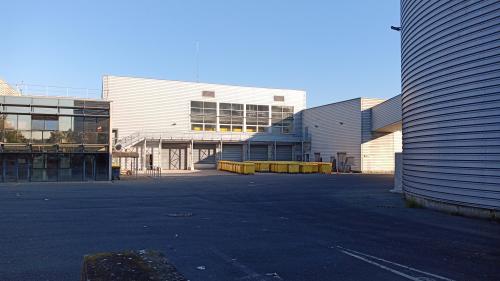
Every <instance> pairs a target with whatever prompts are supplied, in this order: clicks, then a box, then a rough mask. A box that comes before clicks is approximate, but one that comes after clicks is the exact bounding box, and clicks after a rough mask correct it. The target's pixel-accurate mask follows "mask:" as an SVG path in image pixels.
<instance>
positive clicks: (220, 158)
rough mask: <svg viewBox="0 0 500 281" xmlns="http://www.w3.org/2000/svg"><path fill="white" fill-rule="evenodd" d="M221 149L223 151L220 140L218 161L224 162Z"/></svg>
mask: <svg viewBox="0 0 500 281" xmlns="http://www.w3.org/2000/svg"><path fill="white" fill-rule="evenodd" d="M223 149H224V148H223V147H222V140H220V148H219V150H220V151H219V153H220V155H219V160H224V159H223V158H224V157H223V153H224V152H223Z"/></svg>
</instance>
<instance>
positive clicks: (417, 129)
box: [401, 0, 500, 209]
mask: <svg viewBox="0 0 500 281" xmlns="http://www.w3.org/2000/svg"><path fill="white" fill-rule="evenodd" d="M401 24H402V33H401V36H402V37H401V47H402V56H401V67H402V102H403V106H402V109H403V143H404V152H403V153H404V155H403V187H404V189H405V192H406V193H408V194H411V195H416V196H420V197H424V198H431V199H434V200H438V201H445V202H451V203H455V204H459V205H467V206H473V207H474V206H475V207H482V208H488V209H492V208H493V209H499V208H500V1H498V0H486V1H410V0H402V1H401Z"/></svg>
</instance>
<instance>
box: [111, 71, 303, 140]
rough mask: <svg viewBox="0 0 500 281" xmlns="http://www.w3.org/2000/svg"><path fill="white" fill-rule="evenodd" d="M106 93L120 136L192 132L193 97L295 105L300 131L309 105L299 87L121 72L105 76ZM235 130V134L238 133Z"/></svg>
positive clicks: (229, 101)
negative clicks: (158, 77) (211, 95)
mask: <svg viewBox="0 0 500 281" xmlns="http://www.w3.org/2000/svg"><path fill="white" fill-rule="evenodd" d="M202 91H214V92H215V98H206V97H202ZM103 95H104V97H105V98H106V99H107V100H110V101H112V103H113V107H112V112H111V113H112V116H113V120H112V128H115V129H118V130H119V134H120V136H121V137H125V136H128V135H131V134H132V133H135V132H165V133H169V132H170V133H172V134H183V133H190V132H192V131H191V128H190V101H209V102H225V103H240V104H260V105H269V106H272V105H287V106H293V107H294V112H295V113H296V118H295V121H294V122H295V126H294V128H295V131H296V133H297V134H300V132H301V122H302V118H301V114H299V112H300V111H302V110H303V109H305V106H306V93H305V92H304V91H298V90H285V89H269V88H254V87H240V86H229V85H218V84H207V83H194V82H182V81H170V80H156V79H145V78H133V77H119V76H104V77H103ZM274 95H281V96H284V97H285V101H284V102H275V101H274V99H273V97H274ZM206 133H207V134H210V132H206ZM232 134H233V135H234V136H235V138H237V137H238V135H239V134H238V133H232Z"/></svg>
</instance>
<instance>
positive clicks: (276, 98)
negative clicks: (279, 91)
mask: <svg viewBox="0 0 500 281" xmlns="http://www.w3.org/2000/svg"><path fill="white" fill-rule="evenodd" d="M274 101H285V97H284V96H274Z"/></svg>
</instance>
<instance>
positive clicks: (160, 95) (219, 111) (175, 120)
mask: <svg viewBox="0 0 500 281" xmlns="http://www.w3.org/2000/svg"><path fill="white" fill-rule="evenodd" d="M103 96H104V98H105V99H107V100H109V101H111V102H112V128H113V138H114V140H115V144H117V145H118V148H119V149H120V150H121V151H120V153H119V155H123V153H121V152H124V151H125V152H127V151H128V152H137V153H138V154H139V161H138V162H137V163H138V168H139V169H147V168H150V167H161V168H162V169H164V170H186V169H203V168H214V167H215V164H216V161H217V160H234V161H245V160H299V161H322V162H334V163H335V164H336V166H337V167H339V169H340V170H344V169H346V167H348V169H349V170H351V171H354V172H364V173H393V172H394V153H395V152H400V151H401V104H400V96H397V97H395V98H393V99H390V100H388V101H385V100H382V99H370V98H357V99H352V100H348V101H343V102H338V103H333V104H328V105H324V106H319V107H315V108H310V109H306V93H305V92H304V91H298V90H285V89H270V88H255V87H241V86H230V85H219V84H209V83H195V82H182V81H171V80H158V79H145V78H133V77H120V76H104V77H103ZM117 155H118V153H117ZM115 160H116V159H115ZM121 162H122V163H121V165H122V166H123V167H125V168H127V165H130V164H131V163H129V162H127V161H125V160H124V159H122V160H121Z"/></svg>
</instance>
